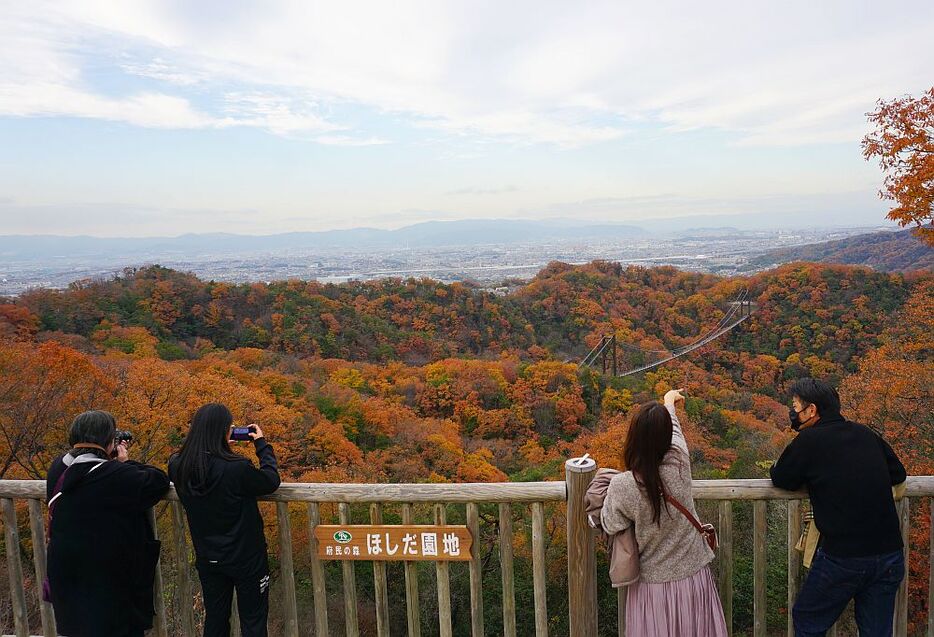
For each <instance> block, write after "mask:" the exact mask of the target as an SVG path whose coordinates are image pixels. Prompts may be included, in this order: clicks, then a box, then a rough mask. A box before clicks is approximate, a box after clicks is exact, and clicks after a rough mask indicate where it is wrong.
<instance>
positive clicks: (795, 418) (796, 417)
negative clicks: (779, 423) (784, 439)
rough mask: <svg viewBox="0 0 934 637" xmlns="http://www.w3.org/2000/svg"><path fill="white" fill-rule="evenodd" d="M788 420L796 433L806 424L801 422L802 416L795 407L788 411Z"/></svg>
mask: <svg viewBox="0 0 934 637" xmlns="http://www.w3.org/2000/svg"><path fill="white" fill-rule="evenodd" d="M788 420H790V421H791V428H792V429H794V430H795V431H798V430H799V429H801V425H803V424H804V423H803V422H801V415H800V414H799V413H798V412H796V411H795V408H794V407H792V408H791V409H789V410H788Z"/></svg>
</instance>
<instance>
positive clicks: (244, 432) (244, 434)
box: [230, 425, 256, 441]
mask: <svg viewBox="0 0 934 637" xmlns="http://www.w3.org/2000/svg"><path fill="white" fill-rule="evenodd" d="M254 432H256V427H254V426H253V425H250V426H249V427H234V428H233V429H231V430H230V439H231V440H240V441H243V440H252V438H250V434H251V433H254Z"/></svg>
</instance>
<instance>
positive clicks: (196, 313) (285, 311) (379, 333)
mask: <svg viewBox="0 0 934 637" xmlns="http://www.w3.org/2000/svg"><path fill="white" fill-rule="evenodd" d="M742 290H748V294H749V298H750V299H752V300H754V301H755V303H756V311H755V312H754V314H753V315H752V317H751V318H750V319H749V320H747V321H746V322H744V323H743V324H742V325H741V326H739V327H738V328H737V329H736V330H734V331H733V332H731V333H729V334H727V335H725V336H723V337H722V338H721V339H719V340H716V341H714V342H712V343H710V344H709V345H707V346H705V347H704V348H702V349H700V350H698V351H696V352H693V353H692V354H690V355H688V356H685V357H683V358H680V359H677V360H675V361H672V362H671V363H668V364H666V365H663V366H661V367H658V368H655V369H653V370H650V371H647V372H645V373H642V374H636V375H632V376H627V377H622V378H620V377H612V376H609V375H603V374H601V373H599V371H595V370H592V369H584V370H579V369H578V365H577V363H578V361H579V360H581V359H582V358H583V357H584V355H585V354H586V353H587V352H588V351H590V349H591V348H592V347H593V346H594V345H595V344H596V343H597V342H599V341H600V338H601V337H602V335H604V334H610V333H614V334H616V335H617V338H618V339H619V341H620V342H622V343H626V344H629V345H632V346H637V347H641V348H644V349H654V350H670V349H673V348H677V347H679V346H682V345H685V344H688V343H690V342H691V341H692V339H694V338H696V337H697V335H699V334H702V333H704V332H706V331H707V330H709V329H710V328H711V327H713V326H715V325H716V324H717V322H718V321H719V319H720V318H721V317H722V316H723V313H724V311H725V310H726V308H727V307H728V303H729V302H730V301H731V300H732V299H734V298H735V297H736V296H737V294H738V293H739V292H740V291H742ZM932 335H934V278H932V277H931V275H930V273H925V272H919V273H913V274H905V275H903V274H883V273H878V272H874V271H871V270H869V269H865V268H858V267H851V266H828V265H820V264H813V263H795V264H790V265H786V266H782V267H780V268H778V269H775V270H771V271H767V272H763V273H759V274H756V275H754V276H751V277H748V278H719V277H716V276H713V275H707V274H698V273H689V272H682V271H678V270H676V269H674V268H670V267H661V268H653V269H644V268H638V267H628V268H626V267H622V266H620V265H618V264H614V263H609V262H593V263H590V264H588V265H583V266H569V265H566V264H562V263H552V264H550V265H549V266H548V267H546V268H545V269H544V270H542V271H541V272H540V273H539V274H538V275H537V276H536V277H535V278H534V279H533V280H531V281H528V282H511V286H510V292H509V293H507V294H505V295H497V294H493V293H491V292H488V291H485V290H482V289H476V288H473V287H471V286H470V285H468V284H464V283H454V284H443V283H439V282H437V281H433V280H428V279H419V280H416V279H408V280H399V279H386V280H379V281H371V282H350V283H346V284H340V285H334V284H321V283H317V282H306V281H281V282H273V283H268V284H264V283H254V284H242V285H232V284H228V283H220V282H213V281H202V280H199V279H198V278H196V277H195V276H193V275H190V274H186V273H183V272H178V271H173V270H169V269H166V268H162V267H159V266H153V267H147V268H143V269H137V270H127V271H125V272H124V273H123V274H122V275H121V276H119V277H115V278H113V279H112V280H108V281H88V282H79V283H75V284H73V285H72V286H71V287H70V288H69V289H67V290H61V291H56V290H34V291H31V292H29V293H27V294H25V295H23V296H22V297H20V298H18V299H15V300H10V301H9V302H7V303H6V304H0V338H2V340H0V403H2V404H0V478H33V479H38V478H42V477H44V475H45V470H46V468H47V467H48V465H49V463H50V461H51V460H52V458H53V457H55V456H56V455H57V454H60V453H61V452H62V451H63V450H64V448H65V432H66V426H67V423H68V422H69V421H70V419H71V418H72V417H73V415H74V414H76V413H78V412H80V411H82V410H85V409H88V408H91V407H95V408H103V409H108V410H110V411H111V412H113V413H114V414H115V415H116V416H117V419H118V423H119V424H120V426H121V427H122V428H125V429H129V430H131V431H132V432H133V433H134V435H135V437H136V442H135V444H134V449H133V455H134V457H135V458H136V459H140V460H144V461H147V462H151V463H154V464H157V465H164V464H165V462H166V460H167V458H168V455H169V454H170V453H171V452H172V451H173V450H175V449H177V448H178V447H179V445H180V443H181V441H182V439H183V437H184V435H185V430H186V422H187V420H188V418H189V417H190V414H191V413H192V411H193V409H194V408H196V407H197V406H199V405H200V404H203V403H205V402H208V401H214V400H219V401H223V402H225V403H227V404H228V405H229V406H230V407H231V409H232V410H233V412H234V414H235V418H236V419H237V420H238V421H239V422H241V423H247V422H250V421H256V422H260V423H262V425H263V428H264V430H265V431H266V433H267V436H268V438H269V439H270V440H271V442H272V443H273V444H274V446H275V448H276V451H277V454H278V455H279V458H280V464H281V467H282V469H283V474H284V475H283V478H284V480H287V481H318V482H423V481H445V482H484V481H507V480H510V481H523V480H550V479H561V478H562V477H563V462H564V460H565V459H566V458H568V457H572V456H575V455H580V454H582V453H584V452H589V453H590V454H591V455H592V456H594V457H595V458H596V459H597V461H598V462H599V464H600V466H610V467H618V466H619V465H620V454H621V449H622V444H623V442H624V440H625V436H626V427H627V414H628V413H629V412H630V411H631V410H632V408H633V406H634V405H637V404H638V403H640V402H642V401H646V400H652V399H656V398H658V397H660V396H661V395H662V394H663V393H664V392H665V391H667V390H668V389H670V388H674V387H684V388H685V390H686V395H687V397H688V398H687V402H686V405H685V410H686V419H685V420H686V433H687V437H688V440H689V443H690V445H691V448H692V453H693V456H694V457H693V461H694V467H695V478H724V477H733V478H752V477H765V476H767V470H768V466H769V463H770V462H771V461H772V460H774V459H775V458H776V457H777V455H778V453H779V452H780V451H781V449H782V447H783V446H784V445H785V444H786V443H787V442H788V441H789V440H790V439H791V436H792V432H790V430H789V428H788V426H787V402H788V399H787V396H786V395H785V394H784V393H783V387H784V386H785V385H786V384H787V383H788V382H789V381H790V380H793V379H795V378H798V377H800V376H805V375H812V376H817V377H821V378H826V379H830V380H832V381H833V382H835V383H839V386H840V388H841V393H842V395H843V401H844V413H845V414H846V415H848V416H849V417H851V418H852V419H854V420H858V421H860V422H863V423H866V424H868V425H871V426H873V427H875V428H877V429H878V430H879V431H881V432H883V434H884V435H885V436H886V437H887V438H888V439H889V440H890V441H891V442H892V444H893V445H894V446H895V448H896V449H897V451H898V452H899V453H900V455H901V456H902V458H903V460H904V461H905V464H906V466H907V467H908V470H909V473H912V474H932V473H934V421H932V413H934V404H932V402H931V400H932V396H931V393H930V388H929V387H928V388H925V387H924V383H921V384H919V382H918V381H919V379H922V380H923V379H931V378H934V370H932V365H934V363H932V360H934V357H932V350H934V336H932ZM922 513H923V511H922V510H920V509H919V510H918V511H917V512H916V516H913V517H917V519H916V520H914V522H913V529H914V530H913V533H915V534H917V537H918V546H919V550H920V549H921V547H920V542H923V541H924V540H923V538H926V537H927V533H928V528H927V526H926V522H925V520H926V519H927V517H926V515H923V514H922ZM552 522H553V524H552V527H551V528H552V533H553V537H552V543H551V544H550V547H551V548H550V549H549V550H550V551H561V550H562V546H563V544H562V542H561V540H560V537H558V536H560V532H561V531H560V528H558V527H559V524H558V522H559V520H558V521H555V520H553V521H552ZM780 523H781V521H780V520H779V521H778V522H776V524H780ZM770 550H771V548H770ZM775 550H776V551H777V553H776V554H777V555H780V554H782V553H781V552H782V551H783V550H784V547H783V546H782V547H776V548H775ZM517 554H518V555H520V556H521V554H522V549H521V547H520V548H517ZM491 559H495V556H491ZM777 561H779V562H780V560H777ZM912 564H913V565H915V564H917V565H918V568H919V569H924V567H925V564H926V561H922V562H920V563H919V562H918V561H913V562H912ZM747 566H748V565H747ZM492 568H493V569H494V570H495V565H493V567H492ZM746 570H748V569H746ZM744 573H745V571H744V566H743V563H742V562H738V564H737V578H738V584H737V586H738V592H737V595H738V597H740V598H742V596H743V586H744V584H743V577H744V576H748V574H745V575H744ZM494 575H495V573H494V574H493V575H491V577H493V576H494ZM521 575H522V574H521V573H520V575H519V577H520V580H521ZM526 575H527V574H526ZM921 575H922V573H921V571H920V570H919V572H918V573H917V574H916V576H915V577H914V578H913V582H914V588H915V589H916V590H913V596H912V603H913V604H914V605H915V608H916V610H920V607H919V606H918V605H920V604H923V603H924V600H925V599H926V594H925V593H924V590H922V586H923V584H924V582H922V579H923V580H925V581H926V576H925V577H924V578H922V577H920V576H921ZM925 575H926V572H925ZM554 576H555V578H556V579H557V580H558V581H559V582H560V578H561V577H562V574H561V573H560V572H559V571H556V572H555V573H554ZM563 576H564V577H566V574H565V575H563ZM750 585H751V584H750ZM769 594H770V596H772V595H774V596H775V599H776V600H781V599H782V595H783V592H782V591H781V590H778V589H776V590H775V591H770V593H769ZM555 599H556V603H555V604H554V611H555V612H554V613H553V614H555V615H556V616H558V615H559V613H560V594H557V593H556V595H555ZM747 601H748V600H747ZM746 605H748V604H745V602H743V601H742V599H740V600H739V601H738V602H737V611H736V618H737V622H738V624H740V625H742V622H743V621H748V614H749V610H748V609H746V608H745V606H746ZM773 606H774V607H775V610H774V611H771V616H770V621H774V622H775V623H776V625H778V624H780V623H781V622H782V621H783V615H782V613H783V612H786V610H785V609H783V608H781V607H782V606H783V604H782V603H781V601H778V602H777V603H776V604H774V605H773ZM521 612H522V611H521V609H520V613H521Z"/></svg>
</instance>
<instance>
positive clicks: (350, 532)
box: [315, 524, 473, 562]
mask: <svg viewBox="0 0 934 637" xmlns="http://www.w3.org/2000/svg"><path fill="white" fill-rule="evenodd" d="M315 538H316V539H317V540H318V557H319V558H320V559H323V560H369V561H397V562H402V561H411V562H415V561H422V560H429V561H435V562H457V561H467V560H470V546H471V544H472V543H473V538H471V536H470V531H469V530H468V529H467V527H466V526H431V525H405V526H389V525H381V526H374V525H365V524H356V525H355V524H348V525H327V524H322V525H319V526H317V527H315Z"/></svg>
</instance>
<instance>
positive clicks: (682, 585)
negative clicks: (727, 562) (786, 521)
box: [601, 390, 727, 637]
mask: <svg viewBox="0 0 934 637" xmlns="http://www.w3.org/2000/svg"><path fill="white" fill-rule="evenodd" d="M683 401H684V397H683V396H682V395H681V393H680V391H679V390H672V391H670V392H668V393H667V394H665V400H664V402H665V404H664V405H661V404H659V403H657V402H650V403H645V404H644V405H642V406H641V407H639V409H638V410H637V411H636V413H635V415H634V416H633V418H632V420H631V421H630V424H629V432H628V434H627V435H626V446H625V449H624V451H623V461H624V462H625V466H626V469H627V471H625V472H623V473H620V474H619V475H617V476H615V477H614V478H613V479H612V480H611V481H610V484H609V487H608V489H607V494H606V499H605V500H604V504H603V510H602V513H601V521H602V523H603V528H604V530H605V531H606V532H607V533H608V534H610V535H612V534H615V533H619V532H622V531H624V530H626V529H628V528H629V527H630V526H634V527H635V536H636V543H637V545H638V547H639V568H640V579H639V581H637V582H636V583H634V584H630V585H629V588H628V594H627V599H626V634H627V635H629V636H630V637H695V636H699V635H703V636H704V637H721V636H723V637H725V636H726V634H727V630H726V621H725V619H724V617H723V608H722V607H721V605H720V597H719V595H718V594H717V587H716V584H715V583H714V580H713V576H712V575H711V573H710V568H709V566H708V565H709V563H710V561H711V560H712V559H713V557H714V554H713V550H712V549H711V548H710V546H709V545H708V542H707V540H706V539H705V536H704V535H703V534H702V533H700V532H699V529H698V528H697V526H698V525H699V522H698V520H697V511H696V510H695V508H694V498H693V497H692V495H691V459H690V453H689V451H688V446H687V441H686V440H685V438H684V434H683V433H682V431H681V424H680V423H679V422H678V416H677V413H676V405H678V404H680V403H682V402H683Z"/></svg>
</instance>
